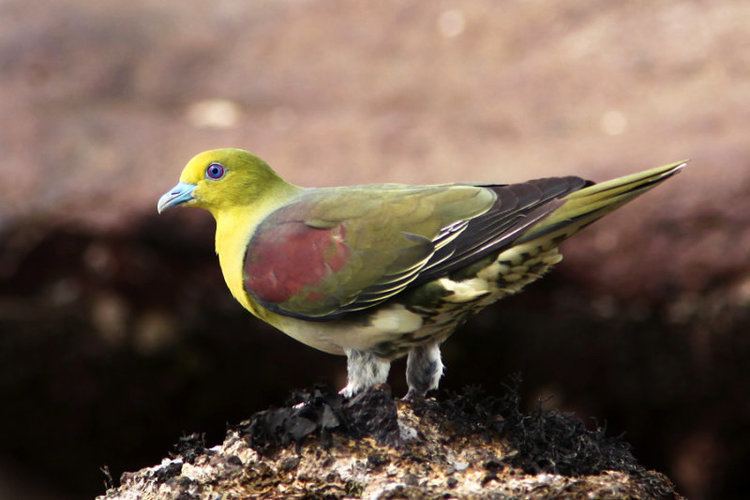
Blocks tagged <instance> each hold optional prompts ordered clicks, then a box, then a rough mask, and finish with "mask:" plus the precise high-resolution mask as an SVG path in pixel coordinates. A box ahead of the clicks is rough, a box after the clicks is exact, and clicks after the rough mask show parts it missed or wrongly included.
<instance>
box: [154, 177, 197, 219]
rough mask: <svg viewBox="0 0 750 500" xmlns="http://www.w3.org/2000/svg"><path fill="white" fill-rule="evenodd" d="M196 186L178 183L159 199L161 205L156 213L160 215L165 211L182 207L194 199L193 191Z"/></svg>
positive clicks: (157, 207) (158, 205)
mask: <svg viewBox="0 0 750 500" xmlns="http://www.w3.org/2000/svg"><path fill="white" fill-rule="evenodd" d="M195 187H196V186H195V184H188V183H186V182H178V183H177V185H176V186H175V187H173V188H172V189H170V190H169V191H167V192H166V193H164V194H163V195H162V197H161V198H159V203H158V204H157V205H156V211H157V212H159V213H162V212H164V211H165V210H167V209H169V208H172V207H176V206H177V205H181V204H183V203H185V202H187V201H190V200H192V199H194V198H193V191H194V190H195Z"/></svg>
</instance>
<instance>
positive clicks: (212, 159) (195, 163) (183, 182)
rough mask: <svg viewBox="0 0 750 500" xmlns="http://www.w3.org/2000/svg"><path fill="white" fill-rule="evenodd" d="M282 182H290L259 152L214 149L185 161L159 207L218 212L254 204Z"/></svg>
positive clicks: (283, 183) (162, 210)
mask: <svg viewBox="0 0 750 500" xmlns="http://www.w3.org/2000/svg"><path fill="white" fill-rule="evenodd" d="M282 185H287V184H286V183H285V182H284V181H283V180H282V179H281V178H280V177H279V176H278V175H276V173H275V172H274V171H273V170H271V167H269V166H268V164H266V162H264V161H263V160H261V159H260V158H258V157H257V156H255V155H253V154H251V153H249V152H247V151H244V150H242V149H235V148H225V149H212V150H210V151H204V152H203V153H199V154H197V155H196V156H194V157H193V158H192V159H191V160H190V161H189V162H188V163H187V165H185V168H184V169H183V170H182V174H181V175H180V182H178V183H177V185H176V186H174V187H173V188H172V189H170V190H169V191H167V192H166V193H164V195H162V197H161V198H159V203H158V205H157V210H158V212H159V213H162V212H164V211H165V210H168V209H170V208H172V207H176V206H179V205H185V206H193V207H199V208H204V209H206V210H208V211H209V212H211V213H212V214H213V215H214V216H217V215H218V214H219V213H221V212H222V211H223V210H227V209H230V208H233V207H238V206H248V205H251V204H253V203H255V202H257V201H259V200H260V199H262V198H263V197H264V196H265V195H266V194H267V193H269V192H271V191H273V189H274V188H275V187H277V186H282ZM287 186H288V185H287Z"/></svg>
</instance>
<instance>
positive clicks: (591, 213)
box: [517, 161, 687, 244]
mask: <svg viewBox="0 0 750 500" xmlns="http://www.w3.org/2000/svg"><path fill="white" fill-rule="evenodd" d="M685 165H687V163H686V162H684V161H681V162H677V163H672V164H669V165H664V166H662V167H657V168H653V169H651V170H645V171H643V172H639V173H637V174H632V175H627V176H625V177H620V178H618V179H612V180H610V181H607V182H601V183H599V184H593V185H591V186H587V187H585V188H583V189H580V190H578V191H574V192H573V193H570V194H569V195H567V196H566V197H565V198H563V200H562V201H563V204H562V205H561V206H560V208H558V209H557V210H555V211H554V212H552V213H551V214H550V215H549V216H548V217H545V218H544V219H543V220H541V221H540V222H539V223H537V224H536V225H534V226H532V227H531V228H530V229H529V230H528V231H526V232H525V233H524V234H523V236H521V237H520V238H519V239H518V240H517V244H518V243H526V242H530V241H532V240H539V239H543V240H548V241H552V242H554V243H555V244H557V243H559V242H561V241H562V240H564V239H567V238H569V237H570V236H572V235H574V234H575V233H577V232H578V231H580V230H581V229H583V228H584V227H586V226H588V225H589V224H591V223H593V222H595V221H597V220H598V219H600V218H601V217H603V216H605V215H607V214H608V213H610V212H612V211H613V210H615V209H617V208H619V207H621V206H622V205H624V204H626V203H627V202H629V201H631V200H633V199H634V198H636V197H638V196H640V195H642V194H643V193H645V192H646V191H648V190H649V189H651V188H653V187H655V186H657V185H658V184H661V183H662V182H664V181H665V180H667V179H669V178H670V177H672V176H673V175H675V174H677V173H678V172H679V171H680V170H682V169H683V168H684V167H685Z"/></svg>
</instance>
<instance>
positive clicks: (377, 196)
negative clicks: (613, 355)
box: [157, 148, 686, 401]
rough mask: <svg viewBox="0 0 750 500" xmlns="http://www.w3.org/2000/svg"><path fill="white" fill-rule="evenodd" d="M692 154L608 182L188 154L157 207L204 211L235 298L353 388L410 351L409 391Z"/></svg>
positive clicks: (383, 373) (381, 376)
mask: <svg viewBox="0 0 750 500" xmlns="http://www.w3.org/2000/svg"><path fill="white" fill-rule="evenodd" d="M685 166H686V162H684V161H681V162H676V163H672V164H669V165H665V166H661V167H657V168H653V169H650V170H645V171H642V172H639V173H635V174H632V175H628V176H625V177H620V178H617V179H614V180H610V181H607V182H602V183H594V182H591V181H589V180H585V179H583V178H581V177H578V176H563V177H548V178H540V179H535V180H529V181H526V182H521V183H515V184H471V183H465V184H461V183H456V184H434V185H406V184H368V185H353V186H342V187H320V188H305V187H299V186H296V185H294V184H292V183H289V182H287V181H285V180H284V179H283V178H282V177H281V176H279V174H277V173H276V172H275V171H274V170H273V169H272V168H271V167H270V166H269V165H268V164H267V163H266V162H265V161H263V160H262V159H260V158H259V157H258V156H256V155H254V154H252V153H250V152H248V151H246V150H243V149H238V148H222V149H213V150H209V151H204V152H202V153H199V154H197V155H196V156H194V157H193V158H192V159H190V160H189V161H188V163H187V164H186V166H185V167H184V169H183V171H182V173H181V175H180V178H179V182H178V183H177V185H176V186H174V187H173V188H172V189H170V190H169V191H167V192H166V193H165V194H164V195H163V196H162V197H161V198H160V199H159V201H158V204H157V211H158V212H159V213H163V212H164V211H166V210H168V209H171V208H174V207H178V206H188V207H198V208H202V209H205V210H207V211H208V212H210V213H211V215H213V217H214V219H215V221H216V232H215V248H216V253H217V255H218V260H219V265H220V267H221V271H222V274H223V277H224V279H225V281H226V284H227V287H228V288H229V291H230V292H231V294H232V295H233V296H234V298H235V299H236V300H237V301H238V302H239V303H240V304H241V305H242V306H243V307H244V308H245V309H247V310H248V311H249V312H250V313H252V314H253V315H254V316H256V317H257V318H259V319H261V320H263V321H265V322H266V323H268V324H270V325H272V326H273V327H275V328H277V329H278V330H280V331H282V332H284V333H285V334H287V335H289V336H291V337H292V338H294V339H296V340H298V341H300V342H302V343H304V344H307V345H308V346H311V347H314V348H316V349H319V350H321V351H324V352H328V353H331V354H337V355H345V356H346V358H347V384H346V386H345V387H344V388H343V389H342V390H341V391H340V393H341V394H342V395H343V396H344V397H352V396H354V395H356V394H358V393H360V392H362V391H365V390H367V389H369V388H370V387H373V386H375V385H379V384H382V383H385V382H386V380H387V377H388V372H389V369H390V364H391V362H392V361H394V360H396V359H398V358H401V357H403V356H406V357H407V362H406V381H407V385H408V391H407V394H406V396H405V399H407V400H413V401H414V400H420V399H423V398H424V397H425V395H426V394H427V393H428V392H429V391H431V390H433V389H437V387H438V385H439V382H440V379H441V377H442V375H443V371H444V366H443V363H442V359H441V353H440V346H441V344H442V343H443V342H444V341H445V340H446V339H448V337H449V336H450V335H451V334H452V333H453V332H454V331H455V330H456V329H457V328H458V327H459V326H460V325H462V324H463V323H464V322H465V321H466V320H467V319H468V318H469V317H470V316H472V315H473V314H475V313H477V312H478V311H480V310H481V309H483V308H485V307H487V306H488V305H490V304H492V303H494V302H496V301H498V300H500V299H502V298H503V297H506V296H509V295H513V294H515V293H517V292H519V291H521V290H522V289H523V288H524V287H525V286H526V285H528V284H529V283H531V282H533V281H535V280H537V279H539V278H540V277H542V276H543V275H544V274H545V273H547V272H548V271H549V270H550V269H551V268H552V267H553V266H555V265H556V264H558V263H559V262H560V261H561V260H562V254H561V252H560V250H559V246H560V244H561V243H562V242H563V241H564V240H566V239H567V238H569V237H570V236H572V235H574V234H576V233H578V232H579V231H580V230H581V229H583V228H584V227H586V226H588V225H589V224H591V223H593V222H594V221H596V220H598V219H599V218H601V217H602V216H604V215H606V214H608V213H610V212H612V211H613V210H615V209H616V208H619V207H620V206H622V205H624V204H626V203H628V202H629V201H631V200H633V199H634V198H636V197H637V196H639V195H641V194H643V193H645V192H646V191H648V190H650V189H652V188H653V187H655V186H656V185H658V184H660V183H662V182H663V181H665V180H667V179H669V178H670V177H672V176H673V175H675V174H677V173H678V172H680V171H681V170H682V169H683V168H684V167H685Z"/></svg>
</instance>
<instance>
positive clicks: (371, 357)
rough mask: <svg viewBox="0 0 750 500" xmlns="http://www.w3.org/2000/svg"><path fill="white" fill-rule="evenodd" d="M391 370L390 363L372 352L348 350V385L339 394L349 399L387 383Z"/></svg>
mask: <svg viewBox="0 0 750 500" xmlns="http://www.w3.org/2000/svg"><path fill="white" fill-rule="evenodd" d="M390 368H391V362H390V361H388V360H386V359H383V358H380V357H378V356H376V355H375V354H373V353H371V352H367V351H356V350H354V349H347V350H346V369H347V375H348V376H347V384H346V387H344V388H343V389H341V391H339V394H341V395H342V396H344V397H347V398H349V397H352V396H353V395H355V394H357V393H358V392H360V391H363V390H364V389H367V388H369V387H372V386H374V385H378V384H383V383H385V381H386V380H387V379H388V370H390Z"/></svg>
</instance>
